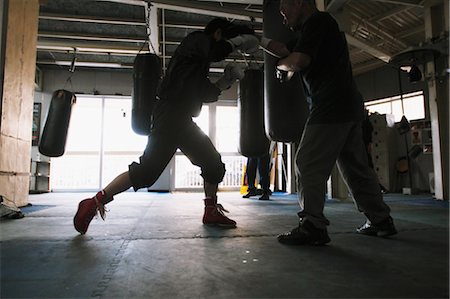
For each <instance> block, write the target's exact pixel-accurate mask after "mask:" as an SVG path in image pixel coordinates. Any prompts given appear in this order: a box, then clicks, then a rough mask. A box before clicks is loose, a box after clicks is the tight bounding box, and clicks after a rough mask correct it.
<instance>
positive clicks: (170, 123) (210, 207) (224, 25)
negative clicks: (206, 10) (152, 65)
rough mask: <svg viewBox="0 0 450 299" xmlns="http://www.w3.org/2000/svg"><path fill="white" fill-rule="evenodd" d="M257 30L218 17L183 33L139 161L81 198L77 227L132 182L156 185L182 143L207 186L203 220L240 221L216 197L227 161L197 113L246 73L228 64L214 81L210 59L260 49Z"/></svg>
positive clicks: (222, 223) (136, 185)
mask: <svg viewBox="0 0 450 299" xmlns="http://www.w3.org/2000/svg"><path fill="white" fill-rule="evenodd" d="M253 33H254V32H253V30H251V29H249V28H246V27H242V26H235V25H233V24H232V23H230V22H229V21H227V20H224V19H220V18H218V19H214V20H212V21H211V22H209V23H208V25H207V26H206V27H205V30H203V31H195V32H192V33H190V34H189V35H188V36H187V37H185V38H184V39H183V41H182V42H181V44H180V45H179V46H178V48H177V49H176V51H175V53H174V55H173V57H172V59H171V61H170V63H169V66H168V68H167V71H166V74H165V77H164V79H163V81H162V82H161V86H160V88H159V90H158V98H159V99H158V101H157V103H156V105H155V108H154V111H153V119H152V129H151V133H150V135H149V137H148V142H147V146H146V148H145V151H144V153H143V155H142V156H141V157H140V158H139V163H136V162H133V163H131V164H130V165H129V169H128V171H126V172H124V173H122V174H120V175H119V176H117V177H116V178H115V179H114V180H113V181H112V182H111V183H110V184H109V185H108V186H106V188H104V189H103V190H101V191H99V192H98V193H97V194H96V195H95V196H94V197H92V198H88V199H85V200H83V201H81V202H80V203H79V206H78V211H77V213H76V214H75V217H74V226H75V229H76V230H77V231H78V232H80V233H81V234H84V233H86V231H87V229H88V227H89V223H90V222H91V220H92V218H93V217H94V216H95V215H96V213H97V212H99V213H100V216H101V217H102V218H103V219H104V217H105V208H104V205H105V204H107V203H109V202H110V201H112V200H113V196H114V195H116V194H118V193H121V192H123V191H125V190H128V189H129V188H130V187H133V189H134V190H135V191H136V190H138V189H140V188H143V187H149V186H151V185H153V184H154V183H155V181H156V180H157V179H158V177H159V176H160V175H161V173H162V172H163V170H164V168H165V167H166V166H167V164H168V163H169V161H170V160H171V159H172V156H173V155H174V154H175V152H176V150H177V149H180V150H181V151H182V152H183V153H184V154H185V155H186V156H187V157H188V158H189V160H190V161H191V162H192V163H193V164H194V165H197V166H199V167H200V168H201V176H202V177H203V179H204V191H205V200H204V202H205V212H204V215H203V223H204V224H207V225H218V226H223V227H236V222H235V221H234V220H232V219H230V218H228V217H226V216H225V215H224V212H227V211H226V210H225V209H224V208H223V207H222V205H220V204H218V203H217V187H218V184H219V183H220V182H221V181H222V179H223V176H224V174H225V165H224V164H223V163H222V160H221V156H220V154H219V153H218V152H217V150H216V149H215V147H214V145H213V144H212V142H211V140H210V139H209V138H208V136H206V135H205V134H204V133H203V132H202V131H201V129H200V128H199V127H198V126H197V125H196V124H195V122H194V121H193V120H192V117H194V116H197V115H198V114H199V113H200V110H201V107H202V105H203V103H207V102H213V101H217V98H218V96H219V94H220V93H221V91H222V90H225V89H227V88H229V87H230V86H231V85H232V84H233V83H234V82H235V81H236V80H238V79H241V78H242V77H243V76H244V70H243V69H242V68H241V67H239V66H238V65H235V64H229V65H227V66H226V67H225V70H224V75H223V76H222V77H221V78H220V79H219V80H218V81H217V82H216V83H211V82H210V81H209V79H208V73H209V65H210V63H211V62H216V61H221V60H223V59H225V57H226V56H228V55H229V54H230V53H231V52H233V51H234V50H240V51H243V52H249V51H253V50H255V49H257V48H258V43H259V41H258V39H257V38H256V37H255V36H254V35H253Z"/></svg>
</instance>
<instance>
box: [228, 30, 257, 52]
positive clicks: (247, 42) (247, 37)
mask: <svg viewBox="0 0 450 299" xmlns="http://www.w3.org/2000/svg"><path fill="white" fill-rule="evenodd" d="M227 42H229V43H230V44H231V47H232V48H233V51H236V50H239V51H241V52H244V53H253V52H256V51H257V50H258V49H259V39H258V38H257V37H256V36H254V35H251V34H241V35H238V36H236V37H233V38H230V39H229V40H227Z"/></svg>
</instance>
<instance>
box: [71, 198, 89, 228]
mask: <svg viewBox="0 0 450 299" xmlns="http://www.w3.org/2000/svg"><path fill="white" fill-rule="evenodd" d="M81 202H82V201H80V203H79V204H78V210H77V212H76V214H75V216H73V227H74V228H75V230H76V231H77V232H79V233H80V234H82V235H84V234H86V232H87V229H86V230H85V231H82V230H81V229H78V228H77V225H76V224H75V219H76V218H77V216H78V213H79V212H80V206H81Z"/></svg>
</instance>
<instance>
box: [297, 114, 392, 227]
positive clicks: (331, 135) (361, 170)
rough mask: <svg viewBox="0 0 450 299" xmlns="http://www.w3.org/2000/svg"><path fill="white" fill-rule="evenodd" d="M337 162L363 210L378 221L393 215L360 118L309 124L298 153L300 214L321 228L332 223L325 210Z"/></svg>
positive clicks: (356, 202)
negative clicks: (368, 157)
mask: <svg viewBox="0 0 450 299" xmlns="http://www.w3.org/2000/svg"><path fill="white" fill-rule="evenodd" d="M336 162H337V165H338V168H339V171H340V172H341V173H342V176H343V178H344V180H345V182H346V183H347V186H348V187H349V189H350V191H351V193H352V195H353V200H354V202H355V204H356V206H357V208H358V209H359V211H361V212H363V213H364V214H365V215H366V217H367V218H368V219H369V220H370V221H371V222H372V223H375V224H376V223H379V222H381V221H383V220H385V219H386V218H387V217H389V214H390V208H389V207H388V206H387V205H386V204H385V203H384V201H383V197H382V194H381V189H380V185H379V181H378V178H377V175H376V173H375V171H374V170H373V169H372V168H370V167H369V163H368V159H367V153H366V149H365V147H364V142H363V138H362V130H361V123H360V122H347V123H337V124H336V123H333V124H309V123H307V124H306V126H305V129H304V131H303V136H302V139H301V141H300V146H299V148H298V151H297V153H296V166H297V167H296V172H297V184H298V190H299V203H300V208H301V211H300V212H299V213H298V215H299V217H300V218H302V219H307V220H308V221H310V222H312V223H313V224H314V225H315V226H316V227H318V228H325V227H326V226H327V225H329V221H328V219H327V218H326V217H325V215H324V213H323V210H324V205H325V193H326V184H327V180H328V178H329V176H330V173H331V171H332V168H333V166H334V165H335V163H336Z"/></svg>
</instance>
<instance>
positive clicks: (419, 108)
mask: <svg viewBox="0 0 450 299" xmlns="http://www.w3.org/2000/svg"><path fill="white" fill-rule="evenodd" d="M365 106H366V109H367V110H369V112H371V113H373V112H378V113H380V114H393V115H394V117H395V121H396V122H398V121H400V120H401V118H402V116H403V115H405V117H406V118H407V119H408V120H409V121H411V120H416V119H424V118H425V100H424V96H423V91H417V92H412V93H408V94H405V95H403V105H402V100H401V98H400V96H394V97H390V98H384V99H379V100H373V101H368V102H365ZM402 106H403V107H402Z"/></svg>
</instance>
